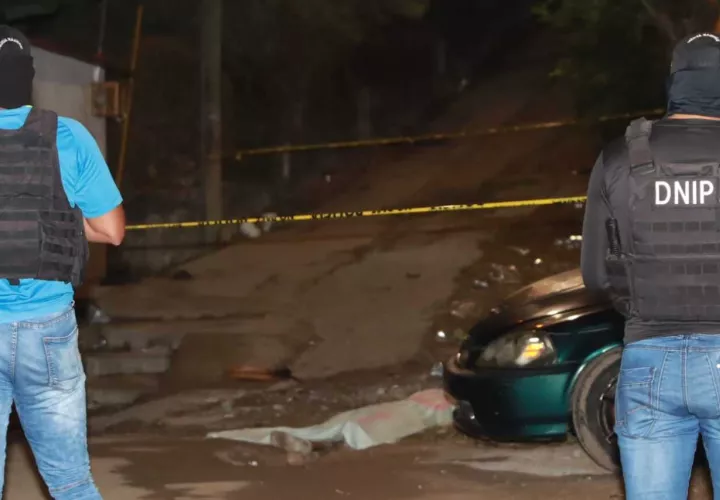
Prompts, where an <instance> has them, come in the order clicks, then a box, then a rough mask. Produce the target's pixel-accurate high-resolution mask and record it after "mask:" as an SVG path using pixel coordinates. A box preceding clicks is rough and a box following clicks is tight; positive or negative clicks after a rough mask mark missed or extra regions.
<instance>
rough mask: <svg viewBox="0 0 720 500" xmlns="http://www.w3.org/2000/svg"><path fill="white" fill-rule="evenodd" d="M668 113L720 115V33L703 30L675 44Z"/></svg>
mask: <svg viewBox="0 0 720 500" xmlns="http://www.w3.org/2000/svg"><path fill="white" fill-rule="evenodd" d="M670 73H671V74H670V78H669V79H668V109H667V114H668V115H673V114H687V115H700V116H711V117H714V118H715V117H717V118H720V36H718V35H714V34H712V33H700V34H697V35H692V36H688V37H686V38H685V39H683V40H682V41H680V43H678V44H677V46H676V47H675V51H674V52H673V60H672V66H671V69H670Z"/></svg>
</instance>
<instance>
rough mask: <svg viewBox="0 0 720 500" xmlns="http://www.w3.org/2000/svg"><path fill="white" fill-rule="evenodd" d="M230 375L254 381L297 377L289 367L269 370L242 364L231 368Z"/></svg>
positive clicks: (234, 378)
mask: <svg viewBox="0 0 720 500" xmlns="http://www.w3.org/2000/svg"><path fill="white" fill-rule="evenodd" d="M228 375H229V377H230V378H231V379H233V380H246V381H252V382H276V381H282V380H294V379H295V377H293V374H292V371H291V370H290V369H289V368H278V369H275V370H268V369H264V368H254V367H251V366H240V367H238V368H233V369H232V370H230V372H229V374H228Z"/></svg>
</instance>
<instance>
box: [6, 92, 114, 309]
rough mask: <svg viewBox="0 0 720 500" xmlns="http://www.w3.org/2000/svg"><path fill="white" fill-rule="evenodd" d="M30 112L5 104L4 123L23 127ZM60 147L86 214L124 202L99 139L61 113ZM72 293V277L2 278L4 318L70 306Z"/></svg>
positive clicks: (65, 180)
mask: <svg viewBox="0 0 720 500" xmlns="http://www.w3.org/2000/svg"><path fill="white" fill-rule="evenodd" d="M29 113H30V107H29V106H25V107H22V108H18V109H8V110H0V129H4V130H17V129H19V128H20V127H22V126H23V125H24V124H25V120H26V119H27V117H28V114H29ZM57 149H58V154H59V157H60V175H61V177H62V184H63V187H64V188H65V193H66V194H67V196H68V199H69V200H70V204H71V205H72V206H73V207H75V206H77V207H79V208H80V210H81V211H82V213H83V215H84V216H85V218H89V219H91V218H94V217H100V216H102V215H105V214H106V213H108V212H110V211H112V210H113V209H114V208H116V207H118V206H119V205H120V204H121V203H122V197H121V196H120V191H119V190H118V188H117V186H116V185H115V181H114V180H113V178H112V175H111V174H110V169H109V168H108V166H107V163H106V162H105V158H103V155H102V152H101V151H100V148H99V147H98V145H97V142H95V139H94V138H93V136H92V135H91V134H90V132H89V131H88V130H87V129H86V128H85V127H84V126H83V125H82V124H80V123H79V122H77V121H75V120H72V119H70V118H64V117H60V120H59V123H58V132H57ZM73 297H74V293H73V288H72V285H70V284H68V283H61V282H56V281H41V280H32V279H23V280H20V285H19V286H12V285H10V283H8V281H7V280H2V279H0V323H11V322H14V321H26V320H30V319H32V318H35V317H41V316H47V315H51V314H53V313H56V312H61V311H63V310H65V309H66V308H68V307H69V306H70V304H71V303H72V301H73Z"/></svg>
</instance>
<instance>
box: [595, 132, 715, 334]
mask: <svg viewBox="0 0 720 500" xmlns="http://www.w3.org/2000/svg"><path fill="white" fill-rule="evenodd" d="M651 130H652V123H651V122H649V121H647V120H645V119H640V120H636V121H634V122H633V123H632V124H631V125H630V126H629V127H628V130H627V133H626V142H627V147H628V152H629V155H630V164H631V165H630V172H629V176H628V177H627V179H628V182H629V186H628V187H629V193H630V200H629V205H628V206H627V207H613V209H614V212H615V213H616V214H626V215H618V216H619V217H623V216H626V217H628V221H627V224H622V225H621V226H622V227H624V228H625V234H622V231H620V230H617V229H616V227H615V225H614V224H613V222H612V221H609V224H608V231H609V233H608V234H609V238H610V252H609V255H608V258H607V261H606V264H607V269H608V276H609V281H610V285H611V289H612V292H613V300H614V302H615V305H616V306H617V307H618V308H619V309H620V310H621V311H624V312H626V313H627V314H628V315H629V316H633V317H637V318H640V319H642V320H645V321H668V322H683V321H695V322H720V202H718V200H719V199H720V196H719V195H720V190H719V189H718V188H719V187H720V182H719V179H720V158H719V159H718V161H714V160H713V161H708V160H707V159H704V160H693V159H692V158H688V160H687V161H684V162H677V163H663V162H659V161H657V160H656V159H655V158H654V156H653V152H652V150H651V148H650V140H649V139H650V133H651ZM606 185H607V184H606Z"/></svg>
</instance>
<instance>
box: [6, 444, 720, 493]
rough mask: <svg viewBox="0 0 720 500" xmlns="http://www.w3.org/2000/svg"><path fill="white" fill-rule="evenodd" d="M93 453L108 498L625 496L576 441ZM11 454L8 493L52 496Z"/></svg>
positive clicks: (25, 461)
mask: <svg viewBox="0 0 720 500" xmlns="http://www.w3.org/2000/svg"><path fill="white" fill-rule="evenodd" d="M92 452H93V470H94V473H95V478H96V482H97V484H98V485H99V488H100V489H101V492H102V494H103V498H105V499H107V500H129V499H138V500H140V499H143V500H171V499H172V500H190V499H208V500H223V499H238V500H239V499H243V500H270V499H272V500H275V499H277V500H286V499H287V500H305V499H307V500H326V499H327V500H332V499H341V498H354V499H359V500H406V499H407V500H411V499H412V500H471V499H473V500H474V499H477V498H492V499H493V500H534V499H538V498H554V499H558V500H575V499H588V500H601V499H602V500H606V499H622V498H624V495H623V492H622V485H621V482H620V480H619V479H618V478H617V477H616V476H614V475H610V474H606V473H603V472H602V471H599V470H597V469H596V468H594V466H593V465H592V464H591V463H590V462H589V461H588V460H587V459H586V458H585V457H584V455H583V453H582V452H581V451H580V450H579V449H578V448H577V446H576V445H574V444H571V443H570V444H558V445H543V446H535V445H523V446H519V445H517V446H500V447H498V446H491V445H486V444H478V443H472V442H470V441H468V440H465V439H464V438H461V437H457V436H454V435H453V434H451V433H450V434H443V435H437V434H433V435H430V436H428V435H426V436H422V437H419V438H413V439H411V440H408V441H405V442H403V443H401V444H398V445H393V446H385V447H381V448H377V449H371V450H367V451H363V452H357V451H345V450H334V451H332V452H330V453H328V454H327V455H325V456H322V457H321V458H320V459H319V460H318V461H316V462H313V463H310V464H307V465H304V466H291V465H288V464H287V463H285V457H284V455H283V454H282V453H280V452H279V451H277V450H274V449H266V448H258V447H252V446H246V445H238V444H235V443H232V442H225V441H210V440H204V439H201V438H173V439H168V438H159V437H155V436H146V435H139V436H134V437H113V438H102V439H97V440H95V441H94V442H93V445H92ZM9 456H10V468H9V471H8V488H7V490H6V495H5V497H4V498H6V499H7V500H37V499H42V498H46V497H44V496H43V494H44V493H43V489H42V486H41V484H40V482H39V480H38V478H37V475H36V474H35V472H34V469H33V467H32V462H31V459H30V457H29V456H28V454H27V452H26V449H25V448H24V445H23V443H22V442H21V441H20V440H16V442H14V443H13V444H12V445H11V446H10V451H9ZM509 470H513V471H512V472H509ZM518 471H519V472H518ZM710 498H712V496H711V495H710V493H709V486H708V481H707V475H706V474H705V472H704V470H702V469H698V471H697V473H696V475H695V478H694V480H693V485H692V489H691V495H690V499H691V500H707V499H710Z"/></svg>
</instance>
